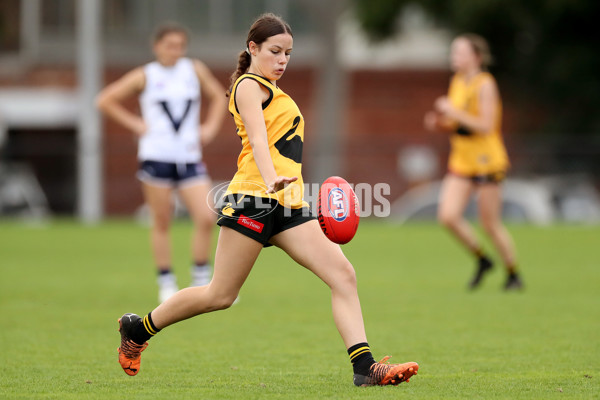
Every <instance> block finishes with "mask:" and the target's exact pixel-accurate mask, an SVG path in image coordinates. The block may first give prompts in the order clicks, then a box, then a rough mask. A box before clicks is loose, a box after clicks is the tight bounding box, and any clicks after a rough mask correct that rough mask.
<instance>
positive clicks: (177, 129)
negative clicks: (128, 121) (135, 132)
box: [138, 58, 202, 163]
mask: <svg viewBox="0 0 600 400" xmlns="http://www.w3.org/2000/svg"><path fill="white" fill-rule="evenodd" d="M144 74H145V76H146V84H145V88H144V90H143V92H142V93H141V94H140V98H139V101H140V107H141V111H142V117H143V119H144V122H145V123H146V126H147V127H148V128H147V129H148V130H147V131H146V133H145V134H144V135H143V136H142V137H141V138H140V141H139V148H138V159H139V160H140V161H144V160H153V161H162V162H171V163H193V162H198V161H200V160H201V158H202V152H201V149H200V126H199V125H200V82H199V81H198V76H197V75H196V71H195V70H194V64H193V61H192V60H190V59H189V58H180V59H179V60H178V61H177V63H176V64H175V65H173V66H171V67H165V66H163V65H161V64H160V63H158V62H157V61H154V62H151V63H149V64H146V65H145V66H144Z"/></svg>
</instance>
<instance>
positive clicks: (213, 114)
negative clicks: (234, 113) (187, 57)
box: [193, 60, 227, 145]
mask: <svg viewBox="0 0 600 400" xmlns="http://www.w3.org/2000/svg"><path fill="white" fill-rule="evenodd" d="M193 62H194V70H195V71H196V75H197V76H198V80H199V81H200V87H201V88H202V93H203V94H204V95H205V96H206V97H207V98H208V103H209V104H208V111H207V113H206V118H205V119H204V121H203V122H202V123H201V131H202V136H201V140H202V144H203V145H206V144H208V143H210V142H211V141H212V140H213V139H214V137H215V136H216V135H217V133H218V132H219V128H220V127H221V123H222V122H223V117H224V116H225V111H226V110H227V98H226V97H225V88H224V87H223V85H221V83H219V81H218V80H217V78H215V76H214V75H213V73H212V72H211V71H210V69H209V68H208V67H207V66H206V65H205V64H204V63H203V62H201V61H200V60H194V61H193Z"/></svg>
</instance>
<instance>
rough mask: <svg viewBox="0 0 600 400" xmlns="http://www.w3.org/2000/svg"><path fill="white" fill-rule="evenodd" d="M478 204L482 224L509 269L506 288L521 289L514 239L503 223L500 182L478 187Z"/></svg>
mask: <svg viewBox="0 0 600 400" xmlns="http://www.w3.org/2000/svg"><path fill="white" fill-rule="evenodd" d="M477 206H478V209H479V218H480V221H481V225H482V227H483V229H484V230H485V232H486V233H487V234H488V236H489V237H490V238H491V239H492V242H493V243H494V246H495V247H496V249H497V250H498V253H500V257H502V261H503V262H504V265H505V266H506V269H507V274H508V277H507V281H506V283H505V285H504V288H505V289H520V288H521V287H522V283H521V280H520V279H519V276H518V274H517V260H516V251H515V245H514V243H513V240H512V238H511V236H510V234H509V233H508V231H507V230H506V228H505V227H504V224H503V223H502V187H501V185H500V184H499V183H487V184H483V185H481V186H480V187H479V188H478V198H477Z"/></svg>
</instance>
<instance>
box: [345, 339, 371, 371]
mask: <svg viewBox="0 0 600 400" xmlns="http://www.w3.org/2000/svg"><path fill="white" fill-rule="evenodd" d="M348 355H349V356H350V362H352V368H353V369H354V373H355V374H359V375H365V376H366V375H367V374H368V373H369V369H370V368H371V365H373V364H375V360H374V359H373V354H371V348H370V347H369V344H368V343H367V342H363V343H357V344H355V345H354V346H351V347H350V348H349V349H348Z"/></svg>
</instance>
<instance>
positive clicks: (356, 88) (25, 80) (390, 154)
mask: <svg viewBox="0 0 600 400" xmlns="http://www.w3.org/2000/svg"><path fill="white" fill-rule="evenodd" d="M126 71H127V70H125V69H109V70H107V71H106V74H105V82H107V83H108V82H112V81H114V80H115V79H117V78H119V77H120V76H121V75H122V74H124V73H125V72H126ZM214 73H215V75H216V76H217V78H218V79H219V80H220V81H221V83H222V84H223V85H224V86H225V87H228V85H229V75H230V73H231V71H230V70H216V71H214ZM449 77H450V74H449V72H448V71H418V70H403V71H355V72H352V73H351V76H350V77H349V86H350V87H349V88H348V94H349V99H348V102H347V104H348V108H347V110H346V111H345V118H346V128H347V142H346V145H345V147H344V148H343V152H344V156H343V160H344V163H343V171H344V172H343V175H344V177H345V178H346V179H347V180H348V181H350V182H353V183H360V182H367V183H373V184H374V183H378V182H388V183H390V185H391V188H392V193H391V199H394V198H395V197H396V196H397V195H399V194H400V193H402V191H403V190H405V189H406V187H407V182H404V181H402V179H401V178H400V176H399V175H398V172H397V155H398V152H399V150H400V149H401V148H402V147H403V146H406V145H408V144H426V145H429V146H432V147H433V148H434V149H437V150H438V154H439V161H440V165H441V167H442V171H440V173H442V172H443V167H444V165H445V163H446V155H447V148H448V142H447V138H446V137H445V136H444V135H443V134H437V133H429V132H426V131H425V130H424V129H423V123H422V121H423V115H424V113H425V111H427V110H429V109H430V107H431V104H432V103H433V101H434V100H435V98H436V97H437V96H440V95H442V94H444V93H445V92H446V89H447V86H448V80H449ZM314 81H315V74H314V71H312V70H310V69H294V68H291V69H290V70H289V71H287V72H286V75H285V77H284V78H283V79H282V81H281V82H280V84H281V87H282V88H283V90H285V91H286V92H287V93H288V94H290V95H291V96H292V97H293V98H294V100H295V101H296V103H297V104H298V106H299V107H300V110H301V111H302V114H303V115H304V117H305V120H306V138H305V139H306V141H311V140H314V139H315V138H314V136H313V135H314V132H313V131H314V117H313V116H314V115H315V112H314V111H315V110H314V109H313V106H312V104H313V101H314V98H313V91H312V88H313V83H314ZM75 84H76V75H75V73H74V71H73V70H68V69H57V68H41V67H40V68H37V69H35V70H32V71H30V72H28V73H25V74H23V75H22V76H21V77H20V78H18V79H16V80H15V79H11V80H8V79H4V80H3V79H2V78H0V86H62V87H75ZM127 106H128V107H131V109H133V110H139V108H138V105H137V100H136V99H131V100H130V101H129V102H128V103H127ZM505 106H506V104H505ZM505 108H507V110H505V111H506V112H505V118H504V120H505V121H504V122H505V124H504V125H505V129H504V130H505V132H510V130H512V128H513V127H512V124H511V120H513V118H512V114H513V112H512V110H511V109H510V108H509V107H505ZM104 132H105V134H104V139H103V146H104V182H105V188H104V191H105V192H104V193H105V198H104V204H105V210H106V213H107V214H108V215H117V214H131V213H132V212H133V211H134V210H135V209H136V208H137V207H138V206H140V205H141V204H142V201H143V200H142V194H141V190H140V185H139V183H138V182H137V180H136V179H135V173H136V170H137V160H136V151H137V148H136V141H135V139H134V137H133V135H132V134H131V133H130V132H128V131H126V130H125V129H124V128H122V127H120V126H118V125H117V124H115V123H114V122H112V121H110V120H108V119H106V118H105V119H104ZM509 139H510V138H509ZM508 142H509V144H510V140H508ZM308 147H310V146H308ZM239 151H240V141H239V139H238V137H237V135H236V134H235V126H234V124H233V120H232V118H231V117H230V116H229V114H227V116H226V117H225V121H224V123H223V126H222V128H221V131H220V134H219V136H218V137H217V138H216V139H215V141H214V142H213V143H211V144H210V145H209V146H207V147H206V148H205V149H204V157H205V161H206V163H207V165H208V168H209V172H210V174H211V176H212V177H213V179H214V180H228V179H230V178H231V177H232V176H233V174H234V173H235V170H236V161H237V156H238V154H239ZM306 167H307V168H308V169H309V168H310V166H306Z"/></svg>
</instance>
